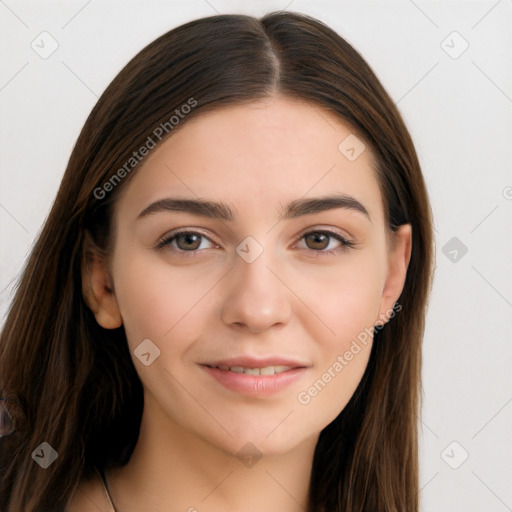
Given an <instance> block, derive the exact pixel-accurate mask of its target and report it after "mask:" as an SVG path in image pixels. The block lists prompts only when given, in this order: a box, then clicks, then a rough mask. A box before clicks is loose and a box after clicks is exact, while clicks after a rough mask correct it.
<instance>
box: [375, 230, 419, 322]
mask: <svg viewBox="0 0 512 512" xmlns="http://www.w3.org/2000/svg"><path fill="white" fill-rule="evenodd" d="M391 236H392V241H391V247H390V249H389V251H388V273H387V277H386V282H385V283H384V288H383V290H382V297H381V303H380V308H379V318H378V319H377V320H376V321H375V325H383V324H385V323H387V322H388V320H389V319H390V318H391V316H392V315H393V310H394V309H393V308H394V306H395V304H396V302H397V301H398V298H399V297H400V295H401V293H402V290H403V288H404V284H405V279H406V277H407V269H408V267H409V262H410V260H411V251H412V227H411V225H410V224H403V225H401V226H399V227H398V229H397V230H396V231H395V232H393V233H392V235H391Z"/></svg>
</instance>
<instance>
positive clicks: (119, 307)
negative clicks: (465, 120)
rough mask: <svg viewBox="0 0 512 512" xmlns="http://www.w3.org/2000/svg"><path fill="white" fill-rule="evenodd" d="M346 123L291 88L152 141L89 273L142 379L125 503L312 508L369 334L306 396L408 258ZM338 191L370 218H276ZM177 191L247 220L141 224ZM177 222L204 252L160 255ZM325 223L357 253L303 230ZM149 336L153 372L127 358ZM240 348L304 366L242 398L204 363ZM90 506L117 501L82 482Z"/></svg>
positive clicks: (388, 298) (101, 317)
mask: <svg viewBox="0 0 512 512" xmlns="http://www.w3.org/2000/svg"><path fill="white" fill-rule="evenodd" d="M351 133H353V130H351V128H350V127H349V126H348V125H346V124H344V123H342V122H341V121H340V120H339V119H338V118H337V117H335V116H334V115H333V114H332V113H330V112H327V111H324V110H320V109H319V108H318V107H316V106H313V105H311V104H308V103H305V102H301V101H297V100H292V99H289V98H283V97H280V96H276V97H271V98H267V99H265V100H259V101H255V102H253V103H251V104H245V105H238V106H230V107H225V108H222V109H218V110H215V111H213V112H211V113H207V114H203V115H201V116H199V117H198V118H197V119H195V120H193V121H191V122H189V123H187V124H186V125H184V126H183V128H182V129H180V131H178V132H176V133H175V134H174V135H173V136H172V137H170V138H169V139H167V140H166V141H165V142H164V143H163V144H162V145H160V146H159V147H157V148H156V149H154V150H153V151H152V153H150V155H149V156H148V158H147V160H146V162H145V163H144V165H143V166H142V168H141V169H139V170H138V171H137V174H136V175H135V176H134V177H133V179H132V180H131V182H130V183H129V184H128V186H127V187H126V189H125V190H124V191H123V194H122V195H121V197H120V199H119V201H118V203H117V204H116V208H115V225H116V233H115V248H114V251H113V254H112V255H111V258H110V261H109V262H105V261H103V260H102V259H101V258H100V257H96V258H95V259H94V261H93V263H92V264H91V266H90V268H89V269H88V271H87V272H86V273H85V280H86V283H87V285H88V286H87V287H86V289H87V290H88V291H87V292H86V299H87V301H88V304H89V306H90V307H91V309H92V311H93V312H94V313H95V316H96V319H97V321H98V322H99V324H100V325H102V326H103V327H105V328H115V327H118V326H120V325H121V324H124V327H125V330H126V333H127V338H128V343H129V346H130V351H131V353H132V357H133V360H134V364H135V367H136V369H137V371H138V374H139V376H140V379H141V381H142V383H143V386H144V398H145V406H144V413H143V419H142V425H141V432H140V437H139V440H138V443H137V446H136V448H135V451H134V453H133V455H132V457H131V459H130V461H129V462H128V464H127V465H126V466H125V467H123V468H120V469H117V470H116V471H114V472H111V473H110V474H109V475H108V476H109V481H110V484H111V488H112V494H113V497H114V501H115V503H116V506H117V508H118V509H119V511H120V512H135V511H140V510H182V511H189V512H192V511H194V510H197V511H199V512H200V511H202V510H208V511H209V512H217V511H219V512H220V511H226V510H238V511H243V512H256V511H261V510H280V511H284V512H295V511H299V510H304V508H305V506H306V503H307V492H308V487H309V478H310V474H311V464H312V458H313V453H314V448H315V445H316V442H317V440H318V436H319V434H320V432H321V430H322V429H323V428H324V427H325V426H326V425H328V424H329V423H330V422H331V421H332V420H334V419H335V418H336V416H337V415H338V414H339V413H340V411H342V410H343V408H344V407H345V405H346V404H347V402H348V401H349V399H350V397H351V396H352V395H353V393H354V391H355V389H356V387H357V385H358V384H359V382H360V379H361V377H362V375H363V373H364V371H365V368H366V365H367V362H368V357H369V355H370V350H371V345H372V343H371V340H370V341H369V342H368V343H367V344H366V346H364V345H363V344H360V346H361V350H360V351H359V352H358V353H357V355H354V357H353V359H352V360H351V361H349V362H348V364H347V365H346V366H345V367H344V368H343V371H341V372H339V373H336V374H335V377H333V378H332V379H331V381H330V382H329V383H328V384H327V385H326V386H325V387H324V388H323V389H322V390H321V391H320V392H318V394H317V395H316V396H314V397H312V398H311V400H310V401H309V403H307V404H302V403H300V402H299V401H298V398H297V397H298V394H299V393H300V392H303V391H304V390H308V389H309V388H310V387H311V386H312V384H313V383H314V382H315V381H317V380H318V379H321V378H322V375H323V374H324V373H325V372H326V371H327V370H328V368H330V367H331V368H332V366H333V363H334V362H335V361H336V360H337V358H338V356H340V355H343V354H344V353H345V352H346V351H347V350H348V349H349V348H350V346H351V344H352V342H353V340H354V339H356V337H357V336H358V334H360V333H361V332H363V331H364V330H365V328H366V329H369V328H370V327H372V326H374V325H375V324H376V323H379V322H380V323H382V320H383V319H386V318H388V317H389V312H390V311H391V310H392V308H393V305H394V303H395V302H396V301H397V300H398V297H399V295H400V293H401V291H402V288H403V285H404V280H405V275H406V270H407V265H408V263H409V258H410V250H411V230H410V226H409V225H405V226H402V227H401V228H400V229H399V230H398V231H397V232H396V233H395V234H392V233H391V232H389V231H388V230H387V228H386V226H385V220H384V210H383V201H382V197H381V193H380V190H379V185H378V182H377V179H376V175H375V171H374V169H373V157H372V155H371V152H370V150H369V148H368V147H367V148H366V150H365V151H364V152H363V153H362V154H361V155H360V156H359V157H358V158H357V159H356V160H355V161H353V162H351V161H349V160H348V159H347V158H346V157H345V156H344V155H343V154H342V153H341V152H340V151H339V150H338V146H339V144H340V142H341V141H343V140H344V139H345V137H347V136H348V135H349V134H351ZM335 192H336V193H340V194H347V195H350V196H352V197H354V198H356V199H357V200H358V201H360V202H361V203H362V204H363V205H364V207H365V208H366V209H367V211H368V213H369V216H370V219H368V218H367V217H366V216H365V215H363V214H362V213H360V212H358V211H354V210H351V209H346V208H336V209H330V210H327V211H323V212H318V213H314V214H309V215H306V216H303V217H297V218H293V219H284V220H279V215H278V211H279V208H281V207H283V206H284V205H286V204H288V203H289V202H291V201H293V200H296V199H300V198H303V197H307V198H310V197H320V196H324V195H330V194H333V193H335ZM167 197H180V198H188V199H197V198H198V197H200V198H201V199H208V200H214V201H225V202H227V203H229V204H230V205H231V207H232V208H233V210H235V212H236V218H235V220H233V221H225V220H219V219H211V218H206V217H202V216H199V215H196V214H191V213H183V212H170V211H164V212H157V213H153V214H150V215H147V216H144V217H143V218H141V219H137V217H138V215H139V214H140V213H141V212H142V211H143V210H144V209H145V208H146V207H147V206H148V205H150V204H151V203H153V202H154V201H157V200H159V199H163V198H167ZM176 228H187V229H190V230H191V231H196V232H200V234H203V235H205V236H206V238H200V239H199V241H200V242H201V245H200V246H199V248H197V249H196V254H195V255H194V256H193V257H187V255H190V251H189V252H186V251H185V250H183V247H185V248H187V247H189V246H191V245H192V246H194V244H193V243H192V244H191V242H190V241H188V242H187V240H183V238H181V239H180V240H177V239H176V240H175V241H174V242H173V243H172V244H171V245H170V246H169V245H168V246H165V247H163V248H160V249H157V248H155V247H156V245H157V244H158V241H159V240H160V239H161V238H162V237H163V236H164V235H166V234H169V233H171V232H172V231H173V230H175V229H176ZM318 229H324V230H325V229H329V230H334V231H336V232H338V233H339V234H341V235H342V236H344V237H345V238H347V239H348V240H349V241H351V242H353V243H354V247H353V248H349V247H345V248H344V247H343V246H341V244H340V242H338V241H337V240H336V239H334V238H327V239H326V240H323V241H321V242H320V243H318V242H317V243H316V245H315V242H314V240H313V241H311V239H309V241H308V240H307V239H306V238H304V236H303V235H304V234H307V233H309V232H311V231H315V230H318ZM248 236H251V237H253V238H254V239H255V240H256V241H257V242H258V243H259V244H260V246H262V247H263V252H262V253H261V254H260V255H259V256H258V257H257V258H256V259H255V260H254V261H253V262H252V263H247V262H246V261H244V259H242V258H241V257H240V256H239V255H238V254H237V252H236V248H237V246H238V245H239V244H240V243H241V242H242V240H244V239H245V238H246V237H248ZM187 243H188V244H189V245H188V246H187ZM178 244H179V245H178ZM197 246H198V243H196V245H195V246H194V247H197ZM180 248H181V252H180ZM336 249H341V250H340V251H339V252H338V253H333V254H321V252H322V251H323V252H324V253H325V251H328V250H336ZM369 330H370V329H369ZM144 339H150V340H151V341H152V342H153V343H154V344H155V345H156V346H157V347H158V348H159V349H160V351H161V353H160V356H159V357H158V358H157V359H155V361H154V362H153V363H152V364H150V365H149V366H145V365H144V364H142V363H141V361H139V359H138V358H137V357H134V356H133V351H134V350H135V348H136V347H137V346H138V345H139V344H140V343H141V342H142V340H144ZM239 355H251V356H256V357H258V356H269V355H280V356H287V357H292V358H294V359H298V360H300V361H301V362H303V363H304V364H305V365H306V366H307V368H306V370H305V371H304V372H303V373H302V375H301V376H300V378H299V379H298V380H296V381H295V382H293V383H292V384H291V385H290V386H289V387H287V388H286V389H284V390H282V391H280V392H279V393H277V394H274V395H272V396H269V397H247V396H242V395H240V394H237V393H235V392H233V391H231V390H227V389H226V388H224V387H222V386H221V385H220V384H218V383H217V382H216V381H215V380H213V379H212V378H211V377H210V376H209V375H207V374H206V373H205V372H204V371H203V369H202V368H201V367H200V366H199V364H198V363H202V362H205V361H216V360H219V359H223V358H227V357H233V356H239ZM331 373H332V370H331ZM246 443H252V444H253V445H254V446H255V447H256V448H255V449H254V450H256V449H257V451H258V453H259V454H261V455H262V458H261V459H260V460H259V461H258V462H257V463H256V464H255V465H253V466H252V467H247V466H246V465H244V464H243V463H242V462H241V460H240V459H239V458H238V457H237V456H236V454H237V452H238V451H239V450H240V449H241V448H242V447H243V446H244V445H246ZM91 502H93V503H94V504H95V506H97V507H99V508H100V509H102V510H108V508H107V506H106V503H105V501H104V497H103V495H102V494H101V487H100V485H99V483H98V482H97V481H95V482H84V484H83V485H82V486H81V487H80V489H79V491H78V493H77V497H76V498H75V500H74V501H72V506H71V508H70V512H75V511H76V512H81V511H82V510H95V509H94V508H92V507H91Z"/></svg>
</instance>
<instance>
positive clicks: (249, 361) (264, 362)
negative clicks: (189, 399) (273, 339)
mask: <svg viewBox="0 0 512 512" xmlns="http://www.w3.org/2000/svg"><path fill="white" fill-rule="evenodd" d="M202 365H204V366H222V365H226V366H242V367H243V368H265V367H267V366H289V367H290V368H293V369H295V368H306V367H307V366H309V365H308V364H306V363H302V362H300V361H298V360H296V359H291V358H286V357H281V356H269V357H251V356H238V357H231V358H229V359H219V360H218V361H213V362H207V363H202Z"/></svg>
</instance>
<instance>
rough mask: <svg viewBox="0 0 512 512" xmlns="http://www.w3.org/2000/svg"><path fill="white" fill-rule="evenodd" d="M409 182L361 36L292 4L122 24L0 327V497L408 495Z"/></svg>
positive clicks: (413, 364) (373, 505) (46, 501)
mask: <svg viewBox="0 0 512 512" xmlns="http://www.w3.org/2000/svg"><path fill="white" fill-rule="evenodd" d="M431 271H432V227H431V216H430V207H429V202H428V197H427V192H426V188H425V183H424V180H423V177H422V174H421V170H420V166H419V163H418V159H417V156H416V153H415V150H414V147H413V144H412V141H411V139H410V136H409V134H408V132H407V130H406V128H405V126H404V123H403V121H402V119H401V117H400V115H399V113H398V111H397V109H396V107H395V105H394V104H393V102H392V100H391V99H390V98H389V96H388V95H387V93H386V92H385V91H384V89H383V87H382V86H381V84H380V83H379V81H378V79H377V78H376V76H375V75H374V73H373V72H372V71H371V69H370V68H369V66H368V65H367V64H366V63H365V61H364V60H363V59H362V57H361V56H360V55H359V54H358V53H357V52H356V51H355V50H354V49H353V48H352V47H351V46H350V45H349V44H348V43H347V42H346V41H344V40H343V39H342V38H341V37H340V36H338V35H337V34H336V33H334V32H333V31H332V30H331V29H329V28H328V27H327V26H325V25H324V24H322V23H321V22H319V21H317V20H314V19H312V18H310V17H307V16H304V15H299V14H293V13H284V12H279V13H273V14H268V15H266V16H264V17H263V18H261V19H255V18H252V17H248V16H241V15H220V16H213V17H209V18H204V19H200V20H196V21H193V22H190V23H187V24H185V25H182V26H180V27H178V28H176V29H174V30H171V31H170V32H168V33H166V34H164V35H163V36H161V37H160V38H158V39H157V40H156V41H154V42H153V43H151V44H150V45H148V46H147V47H146V48H144V49H143V50H142V51H141V52H140V53H139V54H138V55H137V56H136V57H135V58H134V59H133V60H132V61H131V62H129V63H128V64H127V66H126V67H125V68H124V69H123V70H122V71H121V72H120V73H119V75H118V76H117V77H116V78H115V79H114V80H113V82H112V83H111V84H110V86H109V87H108V88H107V90H106V91H105V92H104V94H103V95H102V97H101V98H100V100H99V101H98V103H97V105H96V106H95V107H94V109H93V111H92V113H91V115H90V116H89V118H88V120H87V122H86V123H85V126H84V128H83V130H82V133H81V134H80V136H79V138H78V141H77V143H76V146H75V148H74V150H73V153H72V155H71V158H70V161H69V165H68V168H67V170H66V173H65V175H64V178H63V180H62V184H61V187H60V190H59V192H58V195H57V198H56V200H55V203H54V205H53V208H52V210H51V212H50V215H49V217H48V219H47V221H46V224H45V226H44V228H43V230H42V233H41V235H40V236H39V238H38V240H37V243H36V244H35V247H34V249H33V251H32V254H31V256H30V258H29V260H28V263H27V266H26V268H25V271H24V274H23V276H22V278H21V281H20V284H19V287H18V289H17V292H16V296H15V298H14V300H13V303H12V306H11V309H10V311H9V315H8V317H7V321H6V323H5V327H4V329H3V332H2V337H1V342H0V389H1V390H2V395H3V396H4V397H5V400H4V401H3V404H4V406H3V417H4V418H5V420H4V423H3V424H4V437H3V439H2V441H0V447H1V450H2V457H1V461H2V475H3V477H2V483H1V490H0V492H1V494H0V496H1V507H2V508H1V510H2V512H18V511H20V510H23V511H25V512H35V511H41V510H44V511H61V510H65V511H67V512H82V511H89V510H105V511H106V510H109V511H118V512H130V511H135V510H138V511H140V510H147V511H151V510H189V511H194V510H197V511H201V510H208V511H210V512H215V511H220V510H222V511H225V510H237V511H244V512H252V511H256V510H280V511H296V510H308V511H311V512H313V511H315V512H320V511H326V512H327V511H328V512H332V511H340V512H341V511H344V512H347V511H350V512H355V511H372V512H375V511H389V512H391V511H407V512H412V511H417V510H418V491H419V488H418V445H417V414H418V408H419V399H420V389H421V387H420V373H421V341H422V336H423V329H424V320H425V308H426V303H427V298H428V293H429V289H430V279H431Z"/></svg>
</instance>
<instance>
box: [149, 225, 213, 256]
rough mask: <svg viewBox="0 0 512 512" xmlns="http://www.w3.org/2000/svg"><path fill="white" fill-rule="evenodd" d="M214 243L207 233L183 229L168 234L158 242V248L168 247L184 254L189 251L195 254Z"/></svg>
mask: <svg viewBox="0 0 512 512" xmlns="http://www.w3.org/2000/svg"><path fill="white" fill-rule="evenodd" d="M213 245H215V244H213V242H212V241H211V240H210V239H209V238H208V237H207V236H206V235H203V234H202V233H200V232H197V231H181V232H177V233H174V234H170V235H166V236H165V237H164V238H162V239H161V240H160V241H159V242H158V245H157V246H156V248H157V249H163V248H164V247H168V248H169V249H171V250H172V251H174V252H177V253H181V254H183V253H185V252H189V253H191V254H194V253H199V252H201V251H202V250H203V249H211V248H212V246H213Z"/></svg>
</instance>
